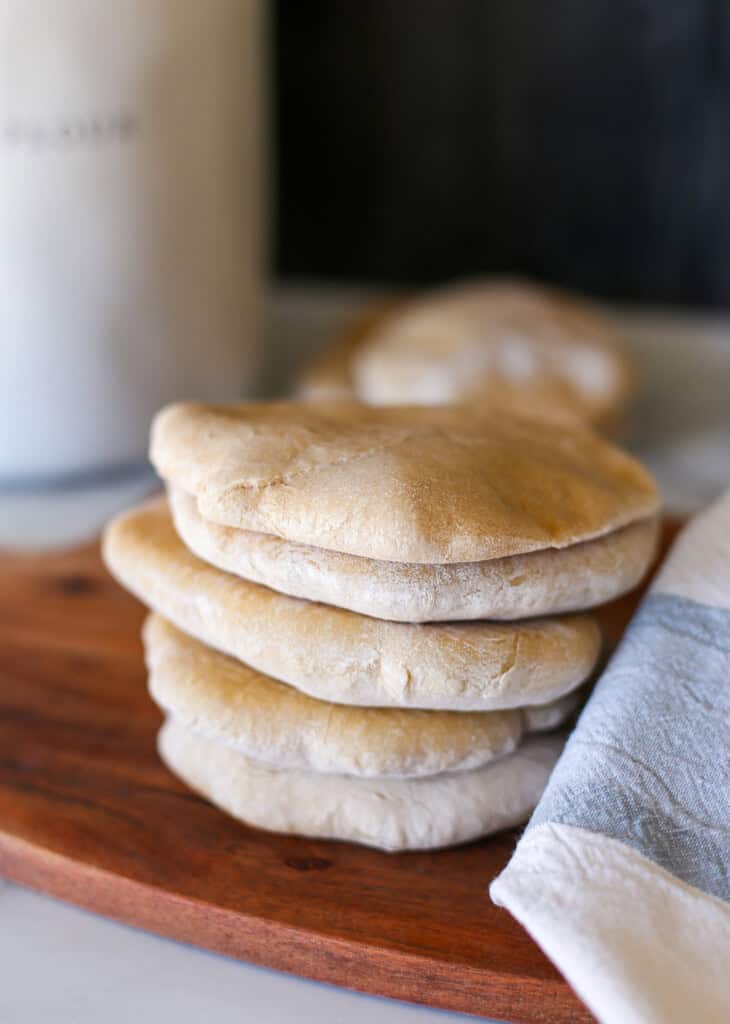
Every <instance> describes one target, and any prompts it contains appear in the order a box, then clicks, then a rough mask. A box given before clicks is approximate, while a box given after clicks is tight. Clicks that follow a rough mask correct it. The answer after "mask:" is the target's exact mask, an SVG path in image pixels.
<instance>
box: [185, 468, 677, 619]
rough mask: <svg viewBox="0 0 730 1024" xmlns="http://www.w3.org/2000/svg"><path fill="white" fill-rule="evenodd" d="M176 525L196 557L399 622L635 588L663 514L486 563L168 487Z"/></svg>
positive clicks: (566, 608) (533, 612)
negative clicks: (378, 545)
mask: <svg viewBox="0 0 730 1024" xmlns="http://www.w3.org/2000/svg"><path fill="white" fill-rule="evenodd" d="M168 497H169V501H170V508H171V511H172V516H173V520H174V523H175V529H176V530H177V532H178V534H179V535H180V537H181V538H182V540H183V541H184V542H185V544H186V545H187V547H188V548H189V549H190V550H191V551H192V552H193V553H194V554H196V555H198V557H199V558H202V559H203V560H204V561H206V562H210V564H211V565H215V566H217V567H218V568H219V569H223V570H225V571H226V572H232V573H235V574H236V575H237V576H242V577H243V578H244V579H248V580H253V581H254V582H256V583H263V584H264V586H267V587H271V588H273V589H274V590H279V591H281V593H284V594H290V595H292V596H293V597H303V598H306V599H307V600H310V601H322V602H324V603H325V604H332V605H335V606H337V607H339V608H349V609H350V611H354V612H360V613H361V614H363V615H372V616H375V617H376V618H381V619H391V620H393V621H397V622H458V621H464V620H471V619H492V620H502V621H505V620H511V619H521V618H531V617H533V616H538V615H555V614H558V613H562V612H571V611H584V610H586V609H588V608H592V607H594V606H596V605H599V604H603V603H604V602H606V601H611V600H613V598H615V597H618V596H619V595H620V594H623V593H626V591H628V590H631V589H632V588H633V587H635V586H636V585H637V584H638V583H639V582H640V581H641V579H642V578H643V577H644V575H645V574H646V571H647V569H648V567H649V565H650V564H651V562H652V560H653V558H654V555H655V552H656V545H657V539H658V533H659V517H658V516H651V517H649V518H648V519H642V520H640V521H639V522H637V523H631V524H630V525H629V526H624V527H623V528H622V529H620V530H613V531H612V532H611V533H609V534H606V535H605V536H603V537H598V538H597V539H596V540H589V541H584V542H583V543H580V544H571V545H570V546H569V547H567V548H560V549H556V548H546V549H545V550H543V551H533V552H529V553H528V554H524V555H508V556H507V557H505V558H493V559H491V560H489V561H486V562H460V563H451V564H447V565H426V564H409V563H407V562H384V561H378V560H375V559H372V558H363V557H361V556H359V555H345V554H342V553H340V552H339V551H327V550H325V549H324V548H317V547H312V546H311V545H304V544H296V543H294V542H292V541H287V540H282V539H281V538H280V537H273V536H272V535H271V534H266V533H254V532H252V531H250V530H238V529H236V528H235V527H231V526H221V525H220V524H218V523H214V522H212V521H210V520H208V519H205V518H204V517H203V516H202V515H201V514H200V512H199V511H198V505H197V501H196V499H195V498H193V497H192V496H191V495H189V494H186V493H185V492H184V491H182V490H181V489H180V488H179V487H175V486H174V485H172V486H170V487H169V488H168Z"/></svg>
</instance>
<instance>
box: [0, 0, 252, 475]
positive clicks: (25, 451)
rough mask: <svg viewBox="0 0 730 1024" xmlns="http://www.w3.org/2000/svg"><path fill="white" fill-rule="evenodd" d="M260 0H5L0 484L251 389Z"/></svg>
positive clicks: (102, 450)
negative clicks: (163, 410)
mask: <svg viewBox="0 0 730 1024" xmlns="http://www.w3.org/2000/svg"><path fill="white" fill-rule="evenodd" d="M260 22H261V6H260V3H259V2H258V0H122V2H117V0H2V2H0V484H1V483H3V482H5V483H7V482H8V481H9V482H10V483H18V482H20V483H23V482H27V481H32V482H38V481H43V480H48V479H57V478H63V477H66V478H68V477H69V476H77V475H79V474H82V475H83V474H88V473H90V472H91V473H93V472H94V471H96V470H98V469H100V468H110V467H124V466H127V465H131V464H134V463H137V462H141V461H142V460H143V459H144V455H145V451H146V445H147V432H148V427H149V421H150V418H151V416H152V414H153V413H154V411H155V410H156V409H157V408H158V407H159V406H160V405H162V404H164V403H165V402H167V401H170V400H173V399H177V398H191V397H196V398H201V399H205V400H214V399H221V400H224V399H230V398H234V397H236V396H238V395H241V394H245V393H246V391H247V390H248V389H249V388H250V387H251V386H252V381H253V374H254V371H255V366H256V350H257V346H258V336H259V324H258V314H259V298H260V272H261V250H262V244H261V242H262V239H261V228H262V215H261V205H262V195H261V182H262V173H261V155H262V146H261V137H260V136H261V128H262V124H261V121H262V118H261V104H260V85H261V43H262V40H261V36H262V32H261V29H262V26H261V23H260Z"/></svg>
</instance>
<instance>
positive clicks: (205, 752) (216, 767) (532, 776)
mask: <svg viewBox="0 0 730 1024" xmlns="http://www.w3.org/2000/svg"><path fill="white" fill-rule="evenodd" d="M563 742H564V741H563V738H562V737H560V736H548V737H544V738H542V737H541V738H540V739H532V740H528V741H527V742H526V743H525V744H524V745H523V746H522V747H520V749H519V750H518V751H516V752H515V753H514V754H510V755H509V756H508V757H503V758H502V759H501V760H499V761H495V762H494V763H493V764H489V765H485V766H484V767H482V768H476V769H474V770H473V771H470V772H458V773H456V774H454V775H435V776H428V777H426V778H422V779H353V778H350V777H348V776H343V775H312V774H304V773H298V772H290V771H283V770H277V769H274V768H267V767H265V766H264V765H261V764H258V763H257V762H256V761H252V760H250V759H249V758H247V757H245V756H244V755H243V754H240V753H238V752H237V751H235V750H231V749H230V748H229V747H226V746H225V745H224V744H222V743H214V742H212V741H211V740H206V739H203V738H202V737H200V736H196V735H194V734H193V733H191V732H189V731H188V730H187V729H185V728H183V726H181V725H179V724H178V723H176V722H175V721H174V720H173V719H168V720H167V722H166V723H165V724H164V725H163V727H162V729H161V730H160V734H159V739H158V749H159V751H160V756H161V757H162V759H163V761H164V762H165V764H166V765H167V766H168V768H169V769H170V770H171V771H172V772H174V773H175V775H178V776H179V777H180V778H181V779H182V780H183V781H184V782H185V783H187V785H188V786H190V787H191V788H192V789H194V790H196V792H198V793H200V794H201V795H202V796H204V797H206V798H207V799H208V800H210V801H211V803H213V804H215V805H216V806H217V807H220V808H221V810H224V811H226V812H227V813H228V814H231V815H232V816H233V817H234V818H237V819H238V820H239V821H242V822H244V823H245V824H247V825H253V826H255V827H256V828H264V829H268V830H270V831H272V832H285V833H289V834H292V833H293V834H295V835H301V836H312V837H315V838H320V839H342V840H346V841H349V842H353V843H362V844H364V845H365V846H375V847H377V848H379V849H381V850H389V851H396V850H428V849H433V848H435V847H442V846H453V845H456V844H458V843H466V842H468V841H469V840H471V839H476V838H478V837H479V836H484V835H488V834H489V833H491V832H498V831H500V830H501V829H505V828H510V827H511V826H513V825H518V824H521V823H522V822H523V821H526V820H527V818H528V817H529V815H530V812H531V811H532V810H533V808H534V807H535V805H536V803H537V801H538V800H539V798H540V796H541V794H542V791H543V789H544V788H545V785H546V783H547V780H548V778H549V776H550V772H551V771H552V769H553V767H554V765H555V762H556V761H557V759H558V757H559V756H560V751H561V749H562V746H563Z"/></svg>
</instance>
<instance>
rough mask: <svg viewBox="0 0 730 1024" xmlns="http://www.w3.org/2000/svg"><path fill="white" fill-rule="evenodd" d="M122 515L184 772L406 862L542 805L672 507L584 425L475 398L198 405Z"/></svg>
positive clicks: (114, 562)
mask: <svg viewBox="0 0 730 1024" xmlns="http://www.w3.org/2000/svg"><path fill="white" fill-rule="evenodd" d="M151 455H152V460H153V463H154V465H155V467H156V468H157V470H158V472H159V474H160V475H161V477H162V478H163V480H164V481H165V483H166V486H167V491H168V494H167V499H166V500H157V501H155V502H153V503H152V504H147V505H144V506H142V507H140V508H137V509H135V510H133V511H131V512H128V513H125V514H124V515H122V516H121V517H119V518H118V519H116V520H115V521H114V522H113V523H111V524H110V526H109V527H108V528H107V531H106V534H105V540H104V554H105V558H106V561H107V564H108V566H109V568H110V569H111V571H112V572H113V573H114V575H115V576H116V577H117V578H118V579H119V580H120V582H121V583H122V584H123V585H125V586H126V587H127V588H128V589H129V590H131V591H132V592H133V593H134V594H136V595H137V596H138V597H139V598H140V599H141V600H142V601H143V602H144V603H145V604H147V605H148V606H149V607H150V608H151V609H152V614H151V616H150V617H149V619H148V620H147V623H146V626H145V630H144V640H145V647H146V656H147V663H148V667H149V685H150V691H151V694H152V696H153V698H154V699H155V701H156V702H157V703H158V704H159V706H160V707H161V708H162V710H163V712H164V713H165V716H166V721H165V724H164V725H163V727H162V730H161V733H160V739H159V748H160V752H161V755H162V757H163V759H164V760H165V762H166V763H167V764H168V766H169V767H170V768H171V769H172V771H174V772H175V773H176V774H177V775H179V776H180V777H181V778H182V779H183V780H185V781H186V782H187V783H188V784H189V785H190V786H191V787H192V788H193V789H195V790H197V791H198V792H200V793H202V794H204V795H205V796H206V797H208V798H209V799H210V800H211V801H212V802H213V803H215V804H217V805H218V806H219V807H221V808H223V809H224V810H226V811H228V812H229V813H230V814H232V815H234V816H235V817H237V818H239V819H241V820H242V821H244V822H247V823H249V824H252V825H255V826H259V827H262V828H267V829H272V830H276V831H281V832H291V833H297V834H301V835H307V836H320V837H331V838H336V839H343V840H350V841H354V842H359V843H365V844H368V845H371V846H376V847H380V848H382V849H386V850H402V849H423V848H430V847H439V846H446V845H450V844H454V843H461V842H465V841H467V840H470V839H473V838H475V837H477V836H481V835H485V834H487V833H489V832H493V831H496V830H498V829H502V828H505V827H508V826H511V825H514V824H517V823H519V822H521V821H523V820H525V819H526V817H527V816H528V815H529V813H530V811H531V810H532V808H533V807H534V805H535V803H536V802H537V800H538V798H539V796H540V793H541V792H542V789H543V787H544V785H545V783H546V780H547V778H548V775H549V773H550V771H551V769H552V766H553V765H554V763H555V761H556V759H557V757H558V755H559V752H560V749H561V744H562V738H561V736H560V735H559V734H556V733H552V732H550V730H554V729H555V728H556V726H558V725H560V723H561V722H562V721H564V719H565V718H566V717H567V716H569V715H570V714H571V713H572V712H573V710H574V709H575V707H576V705H577V703H578V702H579V700H580V690H579V688H580V687H581V685H582V684H583V683H584V682H585V681H586V680H587V679H588V678H589V677H590V676H591V673H592V672H593V670H594V667H595V665H596V661H597V659H598V657H599V653H600V635H599V629H598V626H597V624H596V622H595V621H594V619H593V618H592V617H591V616H590V615H589V614H585V610H586V609H589V608H591V607H594V606H595V605H597V604H599V603H601V602H604V601H607V600H609V599H611V598H613V597H615V596H617V595H618V594H620V593H623V592H624V591H626V590H628V589H629V588H631V587H633V586H634V585H635V584H636V583H637V582H638V581H639V580H640V578H641V577H642V575H643V574H644V573H645V571H646V569H647V566H648V565H649V563H650V561H651V559H652V556H653V553H654V549H655V542H656V535H657V514H658V497H657V492H656V489H655V487H654V484H653V482H652V480H651V479H650V477H649V476H648V475H647V474H646V472H645V471H644V470H643V469H642V468H641V467H640V466H639V465H638V464H637V463H636V462H635V461H634V460H633V459H632V458H630V457H629V456H628V455H626V454H624V453H622V452H621V451H619V450H618V449H617V448H615V447H613V446H612V445H610V444H609V443H608V442H606V441H603V440H601V439H599V438H598V437H597V436H596V435H595V434H593V433H592V432H590V431H588V430H586V429H583V428H579V427H576V426H574V425H570V426H566V425H565V424H556V423H550V422H546V421H544V420H537V419H530V418H526V417H517V416H510V417H507V416H505V415H504V414H502V413H497V412H492V413H489V412H486V411H485V410H483V409H482V410H477V409H475V408H468V409H460V408H458V407H452V406H443V407H437V408H426V407H419V406H412V407H396V406H391V407H371V406H364V405H358V404H348V403H344V402H332V403H329V404H328V403H316V404H315V403H311V404H308V403H287V402H281V403H261V404H254V403H249V404H241V405H234V406H206V405H198V404H181V405H175V406H171V407H169V408H168V409H166V410H163V412H162V413H160V414H159V416H158V417H157V419H156V422H155V425H154V428H153V437H152V451H151Z"/></svg>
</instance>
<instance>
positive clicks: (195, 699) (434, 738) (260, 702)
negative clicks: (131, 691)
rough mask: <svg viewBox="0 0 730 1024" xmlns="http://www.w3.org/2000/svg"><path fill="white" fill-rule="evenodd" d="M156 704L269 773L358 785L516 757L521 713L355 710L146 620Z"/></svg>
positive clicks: (549, 724)
mask: <svg viewBox="0 0 730 1024" xmlns="http://www.w3.org/2000/svg"><path fill="white" fill-rule="evenodd" d="M143 636H144V644H145V656H146V661H147V668H148V670H149V688H150V694H151V695H152V697H153V699H154V700H155V702H156V703H157V704H158V705H159V706H160V707H161V708H162V710H163V711H164V712H165V713H166V714H169V715H171V716H172V717H173V718H174V719H175V721H177V722H179V723H180V724H181V725H183V726H185V728H188V729H190V730H191V731H192V732H194V733H196V734H197V735H200V736H203V737H205V738H206V739H211V740H217V741H219V742H221V743H225V745H226V746H228V747H231V748H232V749H234V750H238V751H240V753H242V754H245V755H246V756H247V757H251V758H253V759H254V760H255V761H260V762H262V763H263V764H267V765H269V766H270V767H273V768H286V769H289V770H291V769H299V770H301V771H307V772H318V773H321V774H336V775H354V776H358V777H362V778H371V777H379V778H386V777H393V778H417V777H419V776H422V775H438V774H440V773H442V772H458V771H468V770H469V769H472V768H478V767H480V766H481V765H483V764H488V763H489V762H490V761H494V760H496V759H497V758H499V757H503V756H504V755H505V754H510V753H512V751H514V750H516V748H517V746H518V744H519V742H520V740H521V739H522V737H523V734H524V732H525V730H526V727H527V723H528V714H529V715H530V716H531V712H530V713H525V712H522V711H520V710H513V711H506V710H505V711H472V712H469V711H466V712H465V711H419V710H415V709H410V708H409V709H402V708H361V707H353V706H351V705H347V704H332V703H331V702H329V701H321V700H315V699H314V698H313V697H308V696H307V695H306V694H304V693H301V692H300V691H299V690H295V689H294V688H293V687H292V686H288V685H287V684H286V683H280V682H278V681H277V680H275V679H272V678H271V677H270V676H265V675H263V674H262V673H261V672H257V671H256V670H255V669H253V668H250V667H249V666H248V665H244V664H243V663H242V662H240V661H236V660H235V659H234V658H229V657H227V656H226V655H224V654H220V653H219V652H218V651H214V650H213V649H212V648H210V647H206V646H205V645H204V644H201V643H200V642H199V641H197V640H193V639H192V638H191V637H189V636H186V635H185V634H184V633H181V632H180V631H179V630H178V629H176V628H175V627H174V626H172V625H171V624H170V623H169V622H167V621H166V620H165V619H163V618H162V617H161V616H159V615H151V616H149V618H148V619H147V622H146V623H145V627H144V631H143ZM572 697H573V695H572V694H569V696H568V698H563V699H562V700H561V701H558V702H556V703H553V704H548V705H546V706H545V707H541V708H536V709H534V711H535V712H536V714H535V717H534V718H533V719H532V722H533V724H534V725H535V727H536V730H540V731H541V730H543V729H549V728H555V727H556V726H557V725H559V724H560V722H561V721H562V720H564V719H565V718H566V717H567V716H568V715H569V714H570V713H571V712H572V710H573V707H574V704H573V702H572Z"/></svg>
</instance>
